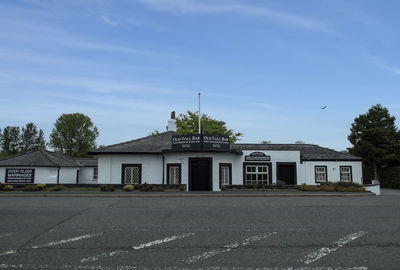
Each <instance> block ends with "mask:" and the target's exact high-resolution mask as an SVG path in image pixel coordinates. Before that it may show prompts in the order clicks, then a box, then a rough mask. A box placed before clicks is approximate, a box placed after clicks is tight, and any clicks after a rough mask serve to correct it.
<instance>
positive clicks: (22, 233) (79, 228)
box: [0, 191, 400, 270]
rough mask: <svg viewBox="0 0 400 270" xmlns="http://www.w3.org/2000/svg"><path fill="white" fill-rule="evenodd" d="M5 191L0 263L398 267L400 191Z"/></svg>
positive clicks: (50, 266) (38, 266)
mask: <svg viewBox="0 0 400 270" xmlns="http://www.w3.org/2000/svg"><path fill="white" fill-rule="evenodd" d="M383 194H384V195H383V196H368V197H336V198H333V197H302V198H301V197H300V198H297V197H289V198H285V197H270V198H268V197H259V198H241V197H237V198H234V197H215V198H213V197H208V198H201V197H199V198H196V197H182V198H164V197H159V198H157V197H155V198H134V197H131V198H83V197H82V198H65V197H60V198H46V197H37V198H18V197H17V198H16V197H14V198H12V197H9V198H8V197H0V269H93V270H97V269H98V270H103V269H121V270H122V269H171V270H172V269H175V270H178V269H210V270H211V269H213V270H219V269H221V270H222V269H256V268H262V269H265V270H268V269H309V270H311V269H319V270H323V269H326V270H328V269H353V270H361V269H398V268H399V267H398V266H399V265H400V256H398V255H399V247H400V234H399V231H400V222H399V221H400V193H399V192H397V191H387V192H383Z"/></svg>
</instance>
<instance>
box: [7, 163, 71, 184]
mask: <svg viewBox="0 0 400 270" xmlns="http://www.w3.org/2000/svg"><path fill="white" fill-rule="evenodd" d="M13 168H18V169H35V179H34V183H35V184H57V171H58V169H57V168H55V167H9V169H13ZM6 169H7V168H3V167H2V168H0V182H2V183H4V182H5V177H6ZM77 170H78V168H66V167H63V168H60V184H75V183H76V172H77Z"/></svg>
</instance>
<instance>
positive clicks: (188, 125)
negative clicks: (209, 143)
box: [176, 111, 243, 143]
mask: <svg viewBox="0 0 400 270" xmlns="http://www.w3.org/2000/svg"><path fill="white" fill-rule="evenodd" d="M200 121H201V129H202V133H206V134H219V135H227V136H229V138H230V142H231V143H235V142H237V141H238V140H240V137H241V136H243V134H242V133H240V132H234V130H233V129H228V128H227V127H226V123H225V122H224V121H219V120H216V119H213V118H211V117H209V116H208V115H206V114H203V115H202V116H201V119H200ZM176 125H177V132H178V133H181V134H198V133H199V116H198V114H197V113H194V112H191V111H188V112H187V114H180V115H179V116H178V117H177V118H176Z"/></svg>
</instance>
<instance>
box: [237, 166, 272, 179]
mask: <svg viewBox="0 0 400 270" xmlns="http://www.w3.org/2000/svg"><path fill="white" fill-rule="evenodd" d="M247 165H256V166H257V165H267V166H268V185H271V184H272V162H243V185H246V166H247Z"/></svg>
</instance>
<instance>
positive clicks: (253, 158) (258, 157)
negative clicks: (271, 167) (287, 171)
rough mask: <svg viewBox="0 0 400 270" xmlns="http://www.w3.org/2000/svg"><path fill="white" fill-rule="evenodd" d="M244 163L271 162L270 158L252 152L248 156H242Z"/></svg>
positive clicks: (260, 153)
mask: <svg viewBox="0 0 400 270" xmlns="http://www.w3.org/2000/svg"><path fill="white" fill-rule="evenodd" d="M244 160H245V161H271V156H267V155H266V154H264V153H263V152H253V153H251V154H250V155H248V156H244Z"/></svg>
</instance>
